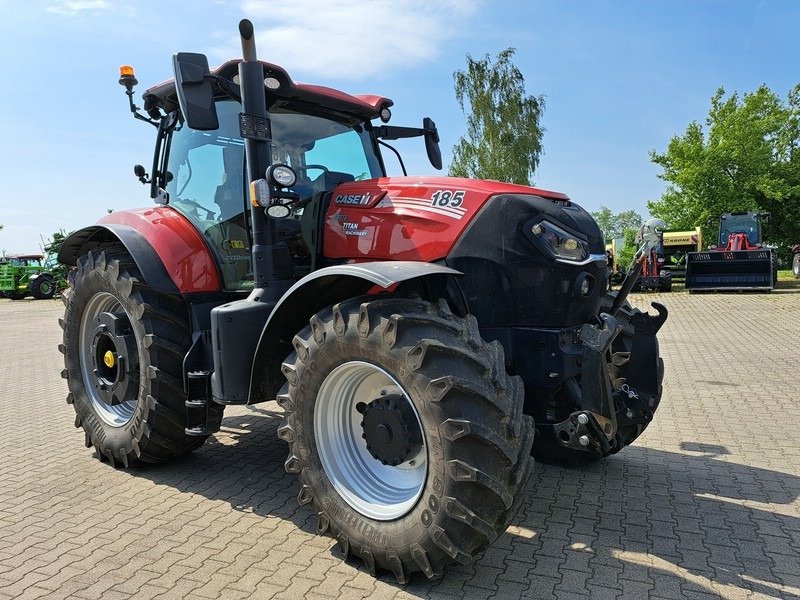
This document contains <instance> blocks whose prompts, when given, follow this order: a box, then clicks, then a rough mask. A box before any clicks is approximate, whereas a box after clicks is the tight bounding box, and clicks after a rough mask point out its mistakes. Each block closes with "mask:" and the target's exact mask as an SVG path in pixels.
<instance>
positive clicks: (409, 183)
mask: <svg viewBox="0 0 800 600" xmlns="http://www.w3.org/2000/svg"><path fill="white" fill-rule="evenodd" d="M441 190H449V191H451V192H455V191H463V192H464V199H463V201H462V202H461V203H460V204H459V205H458V206H449V205H448V206H444V207H440V206H434V205H433V204H434V200H433V196H434V194H435V193H436V192H437V191H441ZM382 192H385V195H384V196H383V197H382V198H381V200H380V201H379V202H377V203H376V204H374V206H373V205H372V204H373V203H372V202H370V203H369V205H368V206H350V205H339V204H337V203H336V198H337V196H340V195H343V196H350V195H358V194H365V193H370V194H371V195H372V196H373V197H374V196H376V195H379V194H381V193H382ZM497 194H535V195H537V196H542V197H545V198H551V199H553V200H564V201H568V200H569V198H568V197H567V196H565V195H564V194H560V193H558V192H550V191H547V190H541V189H538V188H532V187H527V186H522V185H515V184H511V183H502V182H499V181H477V180H473V179H461V178H455V177H383V178H380V179H370V180H368V181H355V182H350V183H345V184H342V185H340V186H339V187H337V188H336V190H335V191H334V193H333V198H332V200H331V204H330V207H329V208H328V212H327V214H326V217H325V237H324V239H325V247H324V254H325V256H326V257H328V258H346V259H352V260H419V261H424V262H431V261H434V260H440V259H442V258H444V257H445V256H447V254H448V253H449V252H450V250H451V249H452V247H453V245H454V244H455V243H456V241H457V240H458V238H459V237H460V236H461V234H462V233H463V231H464V230H465V229H466V227H467V225H468V224H469V223H470V221H471V220H472V219H473V218H474V217H475V215H476V214H477V213H478V211H479V210H480V209H481V207H483V205H484V204H485V203H486V202H487V201H490V198H491V197H492V196H495V195H497Z"/></svg>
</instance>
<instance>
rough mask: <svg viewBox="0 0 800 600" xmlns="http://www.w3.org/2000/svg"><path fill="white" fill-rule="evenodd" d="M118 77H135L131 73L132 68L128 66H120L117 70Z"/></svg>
mask: <svg viewBox="0 0 800 600" xmlns="http://www.w3.org/2000/svg"><path fill="white" fill-rule="evenodd" d="M119 76H120V77H136V75H135V74H134V73H133V67H132V66H130V65H122V66H121V67H120V68H119Z"/></svg>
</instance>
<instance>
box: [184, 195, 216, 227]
mask: <svg viewBox="0 0 800 600" xmlns="http://www.w3.org/2000/svg"><path fill="white" fill-rule="evenodd" d="M176 202H183V203H184V204H188V205H189V206H194V207H195V208H196V209H200V210H204V211H205V212H206V220H207V221H213V220H214V215H215V214H216V212H217V211H215V210H209V209H207V208H206V207H205V206H203V205H202V204H200V203H199V202H197V201H195V200H192V199H190V198H178V199H177V200H176ZM198 218H199V215H198Z"/></svg>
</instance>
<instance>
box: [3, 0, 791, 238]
mask: <svg viewBox="0 0 800 600" xmlns="http://www.w3.org/2000/svg"><path fill="white" fill-rule="evenodd" d="M242 17H248V18H250V19H252V20H253V22H254V24H255V26H256V35H257V43H258V50H259V57H260V58H262V59H264V60H268V61H271V62H275V63H278V64H281V65H283V66H284V67H285V68H287V70H288V71H289V73H290V75H291V76H292V77H293V78H294V79H295V80H296V81H302V82H307V83H318V84H322V85H329V86H332V87H338V88H340V89H343V90H345V91H347V92H351V93H375V94H381V95H384V96H387V97H390V98H392V99H393V100H394V101H395V107H394V109H393V114H394V116H393V118H392V123H393V124H396V125H417V124H419V123H421V121H422V118H423V117H424V116H431V117H432V118H433V119H434V120H435V121H436V123H437V125H438V126H439V132H440V135H441V138H442V150H443V155H444V161H445V166H446V165H447V164H449V160H450V156H451V149H452V146H453V145H454V144H455V143H456V141H457V140H458V138H459V136H460V135H462V133H463V132H464V130H465V118H464V116H463V115H462V114H461V112H460V110H459V108H458V105H457V104H456V101H455V97H454V94H453V79H452V74H453V72H454V71H455V70H457V69H460V68H463V67H464V64H465V61H464V56H465V54H466V53H469V54H471V55H472V56H474V57H480V56H482V55H484V54H486V53H490V54H492V55H494V54H496V53H497V52H498V51H500V50H502V49H504V48H506V47H509V46H513V47H515V48H516V49H517V54H516V57H515V63H516V64H517V66H518V67H519V68H520V69H521V71H522V72H523V74H524V76H525V82H526V87H527V90H528V92H529V93H531V94H537V95H538V94H543V95H544V96H545V99H546V110H545V113H544V117H543V125H544V127H545V128H546V133H545V136H544V140H543V142H544V150H545V152H544V155H543V157H542V160H541V165H540V168H539V170H538V172H537V174H536V176H535V181H536V184H537V185H539V186H540V187H545V188H549V189H555V190H558V191H562V192H565V193H567V194H569V195H570V196H571V197H572V198H573V199H574V200H575V201H577V202H578V203H580V204H582V205H583V206H584V207H585V208H587V209H588V210H597V209H598V208H599V206H600V205H601V204H605V205H607V206H609V207H611V208H612V209H613V210H614V211H620V210H626V209H629V208H633V209H635V210H637V211H639V212H641V213H642V214H645V215H646V202H647V200H652V199H655V198H657V197H659V196H660V194H661V192H662V191H663V189H664V183H663V182H662V181H661V180H659V179H658V178H657V174H658V172H659V170H658V169H657V168H656V167H655V166H654V165H653V164H651V163H650V161H649V158H648V152H649V150H651V149H653V148H655V149H657V150H663V149H664V148H665V147H666V144H667V142H668V140H669V138H670V137H671V136H672V135H675V134H676V133H681V132H683V131H684V129H685V128H686V125H687V124H688V123H689V122H690V121H692V120H699V121H701V122H702V121H703V120H704V118H705V115H706V113H707V111H708V107H709V99H710V97H711V96H712V95H713V93H714V91H715V90H716V89H717V88H718V87H719V86H723V87H725V89H726V90H728V91H734V90H735V91H739V92H746V91H751V90H754V89H755V88H756V87H757V86H758V85H760V84H761V83H765V84H767V85H768V86H769V87H770V88H772V89H773V90H774V91H775V92H777V93H778V94H780V95H781V96H784V97H785V95H786V92H787V91H788V90H789V89H790V88H791V87H792V86H794V85H795V84H796V83H798V82H800V68H798V57H799V56H800V35H798V34H797V27H798V23H800V2H795V1H793V0H763V1H761V2H755V1H739V0H692V1H670V2H667V1H660V2H655V1H651V2H646V1H641V0H640V1H614V2H612V1H610V0H609V1H606V2H599V1H578V0H573V1H562V2H556V1H540V0H528V1H521V0H520V1H516V2H514V1H510V0H499V1H498V0H495V1H489V0H371V1H367V0H360V1H358V0H339V1H331V0H263V1H256V0H250V1H237V2H233V1H226V2H221V1H220V2H217V1H203V0H195V1H192V2H177V1H175V2H164V1H163V0H162V1H160V2H154V1H151V0H136V1H132V0H131V1H124V2H116V1H113V0H41V1H39V0H31V1H29V2H25V3H22V2H13V3H12V2H4V3H3V16H2V19H0V58H2V64H3V78H2V83H0V86H1V87H0V92H1V93H0V124H2V130H3V132H4V135H3V136H2V138H1V139H0V173H2V179H3V182H2V185H3V188H2V192H0V224H2V225H4V226H5V227H4V229H3V230H2V231H0V250H6V251H9V252H30V251H36V250H38V248H39V245H40V236H45V237H47V236H49V235H50V234H51V233H52V232H53V231H56V230H58V229H59V228H64V229H66V230H72V229H76V228H79V227H82V226H85V225H89V224H91V223H93V222H94V221H96V220H97V219H98V218H99V217H100V216H102V215H103V214H104V213H105V211H106V209H109V208H111V209H114V210H121V209H124V208H129V207H134V206H143V205H147V204H149V202H150V200H149V198H148V196H147V192H146V190H145V188H144V187H143V186H142V185H141V184H139V183H138V182H137V181H136V179H135V178H134V176H133V168H132V167H133V165H134V164H135V163H137V162H138V163H141V164H144V165H146V166H148V168H149V165H150V162H151V160H152V144H153V134H154V129H153V128H151V127H150V126H148V125H146V124H144V123H140V122H136V121H134V120H133V118H131V116H130V114H129V112H128V108H127V102H126V97H125V95H124V93H123V88H122V87H121V86H119V85H118V84H117V78H118V67H119V65H121V64H132V65H133V66H134V67H135V68H136V73H137V76H138V78H139V81H140V85H139V87H138V88H137V98H139V97H140V94H141V93H142V92H143V91H144V90H145V88H146V87H147V86H149V85H151V84H153V83H157V82H159V81H161V80H164V79H167V78H170V77H171V76H172V74H171V72H170V70H171V56H172V54H173V53H174V52H177V51H193V52H204V53H206V54H208V56H209V61H210V62H211V64H212V65H215V64H219V63H220V62H222V61H224V60H225V59H226V58H233V57H236V56H238V55H239V54H240V49H239V47H238V45H237V37H236V35H237V29H236V27H237V23H238V21H239V19H240V18H242ZM399 146H400V148H401V150H402V152H403V154H404V157H405V158H406V163H407V166H408V167H409V172H410V173H413V174H430V173H433V172H434V171H433V169H432V168H431V167H430V166H429V165H428V164H427V161H426V159H425V153H424V150H423V146H422V142H421V141H420V140H410V141H406V142H403V143H402V144H399ZM387 164H388V165H389V167H390V171H393V174H397V173H398V168H397V167H396V164H395V163H394V162H393V161H392V159H390V158H387Z"/></svg>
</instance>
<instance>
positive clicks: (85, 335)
mask: <svg viewBox="0 0 800 600" xmlns="http://www.w3.org/2000/svg"><path fill="white" fill-rule="evenodd" d="M124 311H125V309H123V308H122V305H121V304H120V302H119V300H117V299H116V298H115V297H114V296H112V295H111V294H109V293H108V292H101V293H99V294H95V295H94V296H92V298H91V300H89V303H88V304H87V305H86V309H85V310H84V311H83V315H82V317H81V328H80V342H79V343H80V355H81V373H82V375H83V387H84V388H85V389H86V394H87V395H88V396H89V400H90V401H91V403H92V408H93V409H94V412H95V414H96V415H97V416H98V417H100V418H101V419H102V420H103V422H104V423H106V424H108V425H111V426H112V427H122V426H123V425H125V424H126V423H128V422H129V421H130V420H131V419H132V418H133V413H134V411H135V410H136V404H137V402H136V401H135V400H130V401H128V402H122V403H120V404H115V405H111V404H107V403H105V402H103V399H102V398H101V397H100V394H99V393H98V391H97V385H98V382H97V378H96V377H95V376H94V374H93V372H92V370H93V365H92V362H91V358H90V357H91V356H92V341H93V337H94V335H93V334H94V320H95V318H96V317H97V316H98V315H99V314H100V313H104V312H110V313H114V312H124ZM125 314H127V312H126V313H125ZM128 318H129V319H130V315H128Z"/></svg>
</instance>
